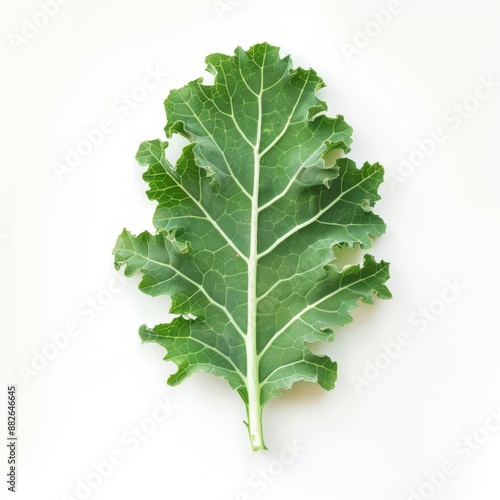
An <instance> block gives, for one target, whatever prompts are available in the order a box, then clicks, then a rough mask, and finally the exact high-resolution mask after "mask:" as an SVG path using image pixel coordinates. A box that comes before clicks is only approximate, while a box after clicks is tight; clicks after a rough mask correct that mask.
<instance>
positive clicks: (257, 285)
mask: <svg viewBox="0 0 500 500" xmlns="http://www.w3.org/2000/svg"><path fill="white" fill-rule="evenodd" d="M207 68H208V70H209V71H210V72H211V73H212V74H213V75H214V77H215V81H214V84H213V85H204V84H203V81H202V79H199V80H195V81H192V82H190V83H188V84H187V85H186V86H185V87H183V88H181V89H178V90H173V91H172V92H171V93H170V95H169V96H168V98H167V99H166V101H165V110H166V114H167V120H168V121H167V125H166V127H165V132H166V134H167V138H170V137H172V135H173V134H180V135H182V136H184V137H185V138H187V139H188V141H189V144H188V145H187V146H186V147H185V148H184V150H183V151H182V154H181V156H180V157H179V159H178V160H177V162H176V164H175V165H173V164H171V163H170V162H169V160H168V159H167V157H166V155H165V150H166V148H167V147H168V142H167V141H163V140H159V139H157V140H152V141H146V142H143V143H142V144H141V145H140V147H139V151H138V153H137V156H136V158H137V160H138V162H139V164H140V165H142V166H143V167H145V168H146V172H145V174H144V180H145V181H146V182H147V183H148V184H149V190H148V191H147V195H148V197H149V199H151V200H154V201H156V202H157V207H156V210H155V213H154V218H153V222H154V226H155V228H156V232H155V234H150V233H148V232H144V233H142V234H139V235H138V236H134V235H133V234H131V233H130V232H129V231H127V230H124V231H123V233H122V234H121V235H120V236H119V238H118V240H117V243H116V246H115V248H114V255H115V265H116V268H117V269H118V268H120V267H122V266H124V267H125V274H126V275H127V276H132V275H134V274H135V273H136V272H140V273H141V274H142V281H141V282H140V285H139V288H140V289H141V290H142V291H143V292H144V293H147V294H149V295H152V296H157V295H169V296H171V297H172V306H171V310H170V312H171V313H173V314H175V315H178V317H176V318H175V319H174V320H173V321H171V322H170V323H165V324H160V325H157V326H154V327H152V328H151V327H146V326H142V327H141V328H140V336H141V338H142V340H143V341H144V342H156V343H158V344H160V345H162V346H164V347H165V348H166V349H167V355H166V358H165V359H167V360H169V361H172V362H174V363H175V364H176V365H177V367H178V371H177V372H176V373H175V374H173V375H172V376H171V377H170V378H169V380H168V383H169V384H171V385H176V384H178V383H180V382H182V380H184V379H185V378H186V377H188V376H189V375H191V374H192V373H194V372H197V371H204V372H206V373H212V374H214V375H218V376H220V377H223V378H224V379H226V380H227V382H228V383H229V384H230V386H231V387H232V388H233V389H235V390H237V391H238V393H239V394H240V395H241V397H242V399H243V401H244V402H245V405H246V408H247V416H248V421H247V426H248V429H249V433H250V440H251V443H252V447H253V449H255V450H257V449H262V448H265V445H264V441H263V437H262V421H261V415H262V407H263V406H264V405H265V403H266V402H267V401H268V400H269V399H270V398H271V397H273V396H279V395H280V392H281V390H283V389H289V388H291V386H292V385H293V384H294V382H296V381H299V380H305V381H309V382H317V383H318V384H319V385H320V386H321V387H323V388H325V389H327V390H330V389H332V388H333V387H334V385H335V380H336V374H337V365H336V363H335V362H333V361H332V360H331V359H330V358H329V357H327V356H321V355H317V354H315V353H313V352H312V351H311V350H310V348H308V347H307V345H306V343H310V342H315V341H332V340H333V332H334V331H335V330H336V329H337V328H339V327H341V326H343V325H346V324H347V323H349V322H350V321H352V318H351V316H350V311H352V310H353V309H354V308H355V307H356V305H357V304H358V303H359V301H360V300H361V301H363V302H365V303H367V304H372V303H373V297H374V295H376V296H378V297H379V298H382V299H387V298H390V292H389V290H388V289H387V287H386V285H385V282H386V281H387V279H388V278H389V272H388V264H387V263H385V262H384V261H381V262H379V263H378V262H376V261H375V259H374V258H373V257H372V256H370V255H365V257H364V261H363V264H362V265H352V266H347V267H345V268H344V269H343V270H338V269H337V267H335V266H334V265H333V264H334V262H335V259H336V251H337V249H339V248H343V247H351V248H354V247H355V246H359V247H360V248H362V249H368V248H370V247H371V246H372V242H373V238H375V237H378V236H381V235H382V234H383V233H384V231H385V224H384V222H383V221H382V219H381V218H380V217H379V216H377V215H375V214H374V213H373V211H372V207H373V205H374V204H375V202H376V201H377V200H378V199H379V196H378V194H377V190H378V187H379V185H380V183H381V182H382V180H383V173H384V172H383V168H382V167H381V166H380V165H379V164H378V163H375V164H369V163H365V164H364V165H363V167H362V168H357V167H356V165H355V164H354V162H353V161H351V160H349V159H347V158H340V159H338V160H336V162H335V163H334V165H327V164H326V162H325V159H324V158H325V155H326V154H327V153H329V152H330V151H333V150H341V151H343V152H345V153H347V152H349V150H350V149H349V148H350V144H351V142H352V140H351V135H352V129H351V127H350V126H349V125H348V124H347V123H346V122H345V121H344V118H343V117H342V116H337V117H335V118H330V117H328V116H326V115H325V111H326V109H327V106H326V104H325V103H324V102H323V101H321V100H319V99H318V98H317V95H316V94H317V92H318V90H319V89H321V88H322V87H323V86H324V83H323V81H322V80H321V79H320V78H319V77H318V75H317V74H316V73H315V72H314V71H313V70H311V69H309V70H304V69H301V68H297V69H293V68H292V62H291V60H290V58H289V57H285V58H281V57H280V54H279V48H277V47H273V46H271V45H269V44H266V43H264V44H259V45H255V46H253V47H251V48H250V49H249V50H248V51H244V50H243V49H241V48H238V49H236V51H235V55H234V56H227V55H222V54H213V55H211V56H208V57H207Z"/></svg>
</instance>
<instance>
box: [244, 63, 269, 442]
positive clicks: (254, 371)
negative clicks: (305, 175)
mask: <svg viewBox="0 0 500 500" xmlns="http://www.w3.org/2000/svg"><path fill="white" fill-rule="evenodd" d="M265 61H266V54H265V53H264V56H263V59H262V67H261V74H260V92H259V94H258V96H257V106H258V111H257V112H258V116H257V133H256V141H255V146H254V174H253V191H252V205H251V216H250V251H249V259H248V289H247V291H248V295H247V298H248V304H247V339H246V355H247V392H248V426H249V427H248V430H249V434H250V440H251V441H252V445H254V444H255V443H257V441H258V440H259V435H260V434H261V430H260V411H261V403H260V380H259V360H258V357H257V266H258V249H257V248H258V247H257V244H258V226H259V187H260V154H259V151H260V143H261V139H262V118H263V115H262V95H263V93H264V66H265Z"/></svg>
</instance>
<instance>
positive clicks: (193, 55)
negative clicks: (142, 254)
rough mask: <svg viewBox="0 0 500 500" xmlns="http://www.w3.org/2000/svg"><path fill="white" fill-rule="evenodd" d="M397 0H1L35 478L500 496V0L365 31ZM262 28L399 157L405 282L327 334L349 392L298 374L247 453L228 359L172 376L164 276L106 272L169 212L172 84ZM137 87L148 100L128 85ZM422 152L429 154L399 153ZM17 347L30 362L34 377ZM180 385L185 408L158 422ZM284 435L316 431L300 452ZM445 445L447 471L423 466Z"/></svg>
mask: <svg viewBox="0 0 500 500" xmlns="http://www.w3.org/2000/svg"><path fill="white" fill-rule="evenodd" d="M393 4H394V2H393V3H392V4H391V5H393ZM388 5H389V4H388V3H387V2H386V1H379V0H377V1H375V0H374V1H365V2H355V3H353V2H349V1H347V0H335V1H332V0H330V1H326V0H324V1H321V0H308V1H307V2H297V1H287V2H277V1H269V0H267V1H264V0H257V1H250V0H240V1H239V2H238V1H236V0H232V5H231V3H229V0H227V1H225V0H222V1H221V2H218V3H213V2H212V0H196V1H184V2H178V1H161V0H142V1H140V2H139V1H124V0H86V1H84V0H70V1H67V3H66V5H61V6H60V8H59V12H57V13H56V14H55V15H54V16H53V17H52V18H51V19H50V20H49V21H48V22H47V23H46V25H45V26H43V27H40V28H39V29H38V28H36V27H35V32H34V34H33V30H32V31H31V32H30V36H31V38H30V39H28V38H26V40H25V43H20V42H19V39H18V38H17V39H16V38H15V36H14V35H18V36H22V31H21V30H22V29H23V26H24V25H25V21H23V18H24V17H26V18H27V19H28V20H32V19H33V18H34V16H36V15H37V13H38V12H40V11H41V8H40V5H39V4H38V3H37V2H36V1H32V0H24V1H22V2H20V1H18V0H16V1H13V0H10V1H7V0H5V1H4V2H3V7H2V11H3V12H2V18H3V28H2V29H3V33H2V42H1V50H2V56H3V61H4V62H3V64H2V88H3V91H4V93H3V103H2V109H3V110H2V115H3V116H4V117H5V120H4V123H3V127H4V129H3V134H2V141H3V142H2V153H3V161H2V164H1V168H2V170H1V184H0V189H1V194H0V203H1V218H0V259H1V261H0V262H1V264H0V265H1V269H0V276H1V289H2V313H1V318H0V321H1V327H2V335H1V353H2V364H1V367H2V385H1V387H0V389H1V391H2V396H1V397H2V398H4V399H5V401H6V386H7V384H17V390H18V404H19V407H18V411H19V422H18V434H19V438H20V439H19V443H18V446H19V448H18V453H19V475H18V496H17V498H19V499H22V500H31V499H34V498H37V499H42V500H45V499H47V500H49V499H68V498H83V496H82V492H83V493H84V491H83V490H84V489H85V488H80V489H81V490H82V491H78V492H77V491H76V490H77V485H78V484H81V483H79V481H87V480H88V479H89V478H90V481H91V483H92V486H93V488H92V490H91V493H90V494H87V496H88V498H92V499H94V498H95V499H111V498H113V499H114V498H120V499H135V498H148V499H164V498H188V499H194V498H203V499H206V500H234V499H237V498H239V499H240V500H243V499H245V498H252V499H254V498H255V499H262V500H264V499H271V498H272V499H275V498H289V499H293V500H294V499H302V498H305V497H306V496H307V497H310V496H313V495H321V497H326V496H328V498H335V499H342V500H364V499H370V500H406V499H409V498H413V499H415V498H417V499H418V498H436V499H442V500H456V499H466V498H481V499H493V498H498V497H499V495H500V475H499V473H498V470H499V465H500V432H496V431H497V430H498V425H496V426H495V425H492V423H493V421H492V420H491V419H490V420H488V418H489V414H493V413H495V412H496V413H497V414H498V411H499V408H500V394H499V390H498V388H499V381H500V363H499V354H500V353H499V349H500V339H499V337H500V331H499V327H498V321H497V316H496V314H497V312H498V299H499V289H498V283H499V278H500V272H499V264H498V257H497V252H498V245H499V242H500V241H499V229H500V228H499V224H498V218H499V215H500V211H499V209H500V206H499V188H498V182H499V180H500V178H499V174H498V170H499V167H500V165H499V162H498V155H499V153H498V144H499V139H498V132H499V128H498V116H499V115H500V96H499V95H498V94H500V88H499V87H496V88H492V89H491V90H490V92H489V93H485V92H484V89H483V90H481V89H480V92H483V93H482V94H481V96H482V97H483V100H481V101H479V100H478V99H477V98H474V97H473V96H474V93H475V91H476V88H477V86H478V85H479V83H480V79H481V78H484V79H490V78H492V79H493V80H494V81H497V82H500V67H499V63H498V47H499V46H500V34H499V31H498V23H499V16H500V5H499V4H498V2H492V1H491V0H476V1H475V2H456V1H452V0H441V1H440V2H430V1H428V0H427V1H424V0H421V1H416V0H413V1H412V0H401V2H400V7H399V11H398V13H397V14H394V15H392V17H391V19H390V20H389V22H388V23H386V24H387V25H386V26H384V27H383V28H380V27H379V29H378V28H377V25H375V24H373V22H372V23H371V24H369V25H368V30H369V31H370V33H371V35H370V38H368V39H365V40H364V45H365V46H364V47H362V48H360V49H359V50H356V53H353V52H354V51H353V50H348V49H347V48H346V46H345V45H342V44H344V43H348V44H351V45H352V46H355V36H356V34H358V37H357V38H356V41H357V42H358V46H360V44H362V42H363V40H362V39H361V36H360V35H359V33H360V31H358V30H365V27H366V25H367V23H369V22H370V21H371V20H373V14H372V12H374V11H380V10H382V9H387V8H388ZM37 19H38V21H39V22H40V19H41V20H42V21H43V16H42V17H41V18H40V17H39V18H37ZM26 29H27V28H25V32H26ZM28 32H29V29H28ZM15 40H17V43H16V42H15ZM262 41H268V42H270V43H272V44H274V45H278V46H280V47H282V50H283V53H284V54H285V53H290V54H291V55H292V57H293V59H294V62H295V63H296V64H297V65H301V66H305V67H309V66H312V67H314V68H315V69H316V70H317V71H318V73H319V74H320V75H321V76H322V77H323V79H324V80H325V81H326V83H327V85H328V88H327V89H325V90H323V91H322V93H321V97H322V98H323V99H325V100H326V101H327V102H328V104H329V108H330V113H331V114H333V115H335V114H338V113H340V114H343V115H345V117H346V120H347V121H348V123H350V124H351V125H352V126H353V128H354V143H353V149H352V153H351V154H350V156H351V157H352V158H353V159H355V160H356V161H357V162H359V163H362V162H363V161H365V160H369V161H371V162H374V161H380V162H381V163H382V164H383V165H385V166H386V169H387V172H388V173H389V175H390V176H391V179H392V181H391V182H389V181H388V182H386V183H385V185H384V186H383V188H382V191H381V194H382V197H383V199H382V201H380V202H379V203H378V205H377V209H376V211H377V213H379V214H380V215H382V217H383V218H384V219H385V220H386V222H387V224H388V231H387V234H386V235H385V236H384V237H383V238H382V239H380V240H379V241H377V243H376V245H375V248H374V250H373V253H374V254H375V255H376V257H377V258H384V259H386V260H388V261H390V262H391V263H392V267H391V274H392V279H391V281H390V288H391V290H392V291H393V294H394V300H392V301H384V302H382V301H377V303H376V305H375V307H361V308H360V309H359V310H358V311H357V312H356V313H355V322H354V323H353V324H351V325H350V326H349V327H347V328H345V329H343V330H341V331H339V332H338V335H337V339H336V341H335V343H333V344H332V345H328V346H323V347H322V348H321V350H322V352H327V353H329V354H330V355H331V356H332V357H333V358H334V359H336V360H337V361H338V362H339V379H338V384H337V387H336V389H335V390H334V391H333V392H331V393H326V392H324V391H322V390H321V389H320V388H319V387H316V386H314V385H312V384H298V385H297V386H296V387H295V389H294V390H293V391H292V392H290V393H287V394H285V395H284V396H283V397H281V398H280V399H276V400H273V401H271V402H270V403H269V404H268V405H267V406H266V408H265V411H264V426H265V435H266V442H267V445H268V447H269V449H270V450H269V451H268V452H260V453H252V452H251V451H250V446H249V440H248V435H247V431H246V429H245V427H244V425H243V424H242V420H243V419H244V417H245V412H244V406H243V403H242V402H241V401H240V400H239V397H238V396H237V394H236V393H234V392H232V391H231V390H230V389H229V388H228V386H227V384H226V383H225V382H224V381H222V380H220V379H216V378H214V377H210V376H208V375H204V374H198V375H196V376H194V377H192V378H191V379H189V380H187V381H186V382H184V383H183V384H182V385H181V386H179V387H175V388H172V387H169V386H167V385H166V384H165V380H166V378H167V377H168V375H169V374H170V373H172V372H173V368H174V367H173V366H172V365H169V364H167V363H165V362H163V361H162V356H163V355H164V350H163V349H162V348H160V347H159V346H155V345H152V344H148V345H141V343H140V340H139V337H138V335H137V328H138V326H139V325H140V324H142V323H147V324H149V325H154V324H156V323H158V322H163V321H165V319H167V315H166V312H167V309H168V305H169V301H168V299H166V298H156V299H153V298H150V297H148V296H145V295H143V294H141V293H140V292H139V291H138V290H137V288H136V285H137V280H129V281H127V286H126V287H125V288H124V289H123V290H122V291H121V292H119V293H113V294H111V292H109V291H106V290H107V289H108V288H109V286H110V281H111V280H113V279H114V280H116V279H117V278H118V279H119V278H120V276H119V274H118V273H116V272H115V271H114V269H113V265H112V256H111V249H112V247H113V245H114V241H115V239H116V237H117V235H118V233H119V232H120V231H121V229H122V228H123V227H124V226H127V227H128V228H129V229H130V230H132V231H133V232H139V231H141V230H143V229H152V226H151V216H152V212H153V208H154V206H153V205H152V204H151V203H149V202H148V201H147V200H146V198H145V196H144V195H143V191H144V188H145V185H144V183H143V182H142V180H141V178H140V175H141V171H140V167H139V166H138V165H137V164H136V163H135V160H134V155H135V152H136V150H137V147H138V144H139V143H140V142H141V141H142V140H145V139H153V138H156V137H162V136H163V132H162V129H163V126H164V125H165V117H164V112H163V106H162V103H163V99H164V98H165V97H166V95H167V93H168V91H169V90H170V89H171V88H175V87H179V86H182V85H184V84H185V83H186V82H187V81H189V80H192V79H195V78H197V77H199V76H202V75H203V74H204V57H205V56H206V55H207V54H209V53H212V52H224V53H230V52H232V51H233V50H234V48H235V47H236V46H237V45H241V46H243V47H244V48H245V49H246V48H248V47H249V46H250V45H252V44H254V43H257V42H262ZM16 45H17V47H16ZM16 48H17V49H18V50H16ZM347 53H349V54H350V57H349V56H348V55H347ZM148 67H149V68H152V69H154V68H156V67H157V68H158V70H159V71H160V73H162V74H164V76H163V77H161V78H160V80H161V81H160V83H158V84H157V86H156V88H155V89H153V90H149V91H147V93H146V95H143V94H140V90H135V91H134V89H136V88H137V86H138V85H141V82H142V81H143V79H144V77H145V75H146V74H147V68H148ZM150 83H151V82H150ZM131 91H134V92H135V95H140V96H141V99H142V97H144V99H142V101H141V102H140V103H136V104H134V105H136V107H135V108H134V109H131V108H130V107H128V108H127V107H125V109H124V108H123V105H121V106H122V107H120V104H119V101H120V99H122V94H129V93H130V92H131ZM117 101H118V104H117ZM464 101H465V104H466V106H467V107H468V108H469V111H466V113H465V114H468V116H467V117H465V116H464V117H460V118H458V117H459V116H460V115H458V114H457V113H458V111H456V110H457V109H458V108H455V109H456V110H454V106H457V105H462V103H464ZM476 105H477V106H476ZM117 106H118V107H117ZM473 108H474V109H473ZM120 110H121V111H120ZM103 119H108V120H110V121H111V122H112V124H113V130H112V131H111V132H110V133H107V134H106V135H105V136H104V138H103V140H102V142H101V144H99V145H98V146H96V147H95V148H93V149H92V151H91V152H90V153H89V154H88V156H87V157H86V158H84V159H83V161H82V162H81V163H80V164H79V165H77V166H76V167H75V168H74V169H73V170H72V171H71V172H66V173H64V175H62V176H59V178H58V176H57V175H56V172H55V170H54V164H56V163H57V162H64V161H65V156H66V154H67V151H68V148H72V147H73V148H74V147H76V146H77V145H78V144H79V143H80V142H81V141H82V139H84V133H85V130H91V129H93V128H96V127H98V126H99V124H100V122H101V120H103ZM436 128H440V129H442V130H443V132H444V134H445V140H444V141H443V142H442V143H441V144H438V145H437V146H436V147H435V149H434V150H433V151H432V153H431V154H429V155H426V156H425V158H422V155H420V158H419V154H418V153H415V151H416V150H418V147H417V145H416V141H418V140H420V141H422V140H424V139H428V138H429V137H431V134H432V132H433V131H434V130H435V129H436ZM410 155H413V156H412V157H413V158H414V159H415V158H416V159H417V162H418V161H419V159H420V160H423V161H421V162H420V163H421V164H420V165H418V166H417V167H416V168H414V170H413V171H412V172H411V171H409V170H408V169H406V170H404V171H403V170H401V167H400V162H401V157H403V158H408V157H410ZM401 173H404V175H405V177H399V178H397V177H394V176H395V175H400V174H401ZM398 181H399V182H398ZM447 280H448V283H454V282H455V283H458V284H459V285H460V289H459V290H455V292H453V291H451V292H450V290H448V291H445V292H444V293H445V295H444V297H445V298H446V299H447V301H448V302H450V303H449V304H445V303H444V302H442V300H441V298H440V297H441V295H442V293H443V291H444V290H445V289H446V288H447V287H449V284H447ZM124 282H125V280H124ZM111 285H112V287H113V288H114V289H116V288H117V287H118V286H120V282H119V281H113V282H111ZM93 298H96V300H98V302H97V308H98V309H99V311H94V313H90V312H89V310H90V306H89V304H90V302H88V301H89V300H90V301H92V300H93ZM99 300H100V301H101V304H100V303H99ZM102 302H106V303H105V304H102ZM429 307H430V308H431V309H430V310H431V311H433V312H430V313H426V312H424V309H428V308H429ZM421 308H424V309H421ZM426 314H430V316H429V315H428V316H427V318H428V319H425V317H424V316H422V315H426ZM68 323H70V324H71V323H76V324H77V326H78V327H79V332H80V333H79V335H77V336H74V337H73V338H71V339H70V341H69V342H68V345H67V346H65V348H64V349H61V350H59V351H56V352H55V354H54V350H53V348H51V347H47V346H48V345H49V344H50V343H51V335H52V336H54V334H57V333H59V332H62V331H63V330H64V329H65V328H67V327H68ZM69 327H71V325H69ZM403 331H406V332H408V334H409V336H410V337H411V339H412V343H411V344H410V345H408V346H406V347H404V348H402V349H401V352H400V353H396V355H393V357H394V358H395V359H389V358H388V357H387V355H384V354H383V353H384V350H383V346H382V345H383V344H384V343H386V344H387V343H390V342H394V341H395V340H396V339H397V338H398V335H399V334H400V332H403ZM44 350H45V351H44ZM43 352H45V353H46V354H47V353H48V354H49V355H50V356H52V357H53V359H51V360H49V361H48V362H46V364H45V366H42V364H41V363H43V362H42V361H40V359H39V357H40V353H43ZM37 353H38V354H37ZM37 356H38V362H37V361H36V359H37ZM34 360H35V361H34ZM388 360H389V361H388ZM33 363H35V367H36V368H34V367H33ZM37 363H38V364H37ZM370 363H372V365H370ZM20 366H21V367H24V368H26V369H32V370H35V371H33V372H28V373H29V375H26V374H25V376H24V377H21V375H20V371H19V370H20ZM368 366H371V368H367V367H368ZM373 366H375V368H373ZM376 366H379V368H380V367H381V366H383V367H384V368H383V369H378V368H376ZM21 370H22V368H21ZM364 372H366V373H364ZM366 376H368V377H370V378H371V380H370V381H367V379H366V378H365V377H366ZM356 377H359V378H356ZM361 378H364V380H365V383H363V384H361V386H360V385H359V383H360V380H361ZM356 381H357V383H356ZM356 387H357V389H356ZM167 398H168V399H169V400H170V402H171V404H172V405H175V406H176V408H175V410H173V411H172V414H171V415H170V416H169V418H168V419H166V420H165V421H164V422H162V423H160V424H155V423H154V421H152V420H151V418H152V417H153V416H155V415H156V416H159V415H160V414H161V413H160V410H157V409H156V408H157V402H156V401H157V400H158V399H160V400H163V401H164V400H166V399H167ZM5 407H6V403H5V402H4V403H2V405H1V408H2V410H1V413H2V418H1V420H0V422H1V429H2V430H1V431H0V435H1V436H2V438H1V440H2V443H5V438H4V436H5V437H6V430H5V429H6V420H5V413H6V409H5ZM485 424H491V425H489V426H488V428H489V429H490V430H489V431H488V430H484V425H485ZM141 425H143V426H144V425H145V429H146V430H147V431H151V432H150V434H149V435H147V436H145V437H146V438H147V439H145V440H144V441H143V442H141V443H140V445H139V446H138V447H137V449H135V446H132V444H130V442H129V441H127V436H128V437H130V432H132V430H133V426H141ZM153 427H156V428H153ZM127 433H129V434H127ZM468 436H469V437H470V439H471V441H469V442H468V444H467V441H463V440H464V439H467V437H468ZM478 442H480V443H479V444H478ZM127 443H128V444H127ZM286 443H288V444H289V445H292V446H293V443H295V445H296V446H297V447H298V448H300V450H299V451H298V452H297V454H296V456H294V457H293V460H292V459H291V455H289V454H283V453H281V452H282V450H283V449H284V448H285V447H286ZM2 448H3V449H4V450H5V449H6V448H4V444H2ZM472 449H473V450H474V451H467V450H472ZM113 453H114V454H115V455H116V454H117V453H119V454H121V456H122V461H121V464H120V465H118V466H116V467H115V468H114V470H113V471H112V472H111V474H109V477H107V478H104V479H100V478H99V477H98V476H96V474H95V470H94V466H93V463H94V462H98V463H99V462H103V461H106V460H108V459H109V455H110V454H113ZM0 455H1V457H2V458H1V461H2V477H3V478H4V479H5V475H4V473H5V472H6V453H5V452H2V453H1V454H0ZM280 457H281V458H283V457H284V458H285V459H286V460H285V461H286V462H289V463H283V462H282V461H280ZM446 461H448V462H450V463H451V464H452V466H453V467H451V465H450V464H448V466H450V467H451V468H452V470H453V473H452V474H450V475H449V476H446V477H445V478H444V479H443V477H442V476H441V475H440V474H434V482H435V483H436V481H437V482H439V483H442V484H441V485H440V486H439V487H436V486H432V485H431V484H430V483H429V484H427V485H426V484H425V483H426V482H427V481H429V480H428V478H427V477H426V474H427V475H429V474H431V475H432V474H433V473H434V472H435V471H437V470H439V469H440V468H441V467H442V465H443V463H444V462H446ZM259 476H260V477H259ZM264 476H265V477H267V478H268V479H265V477H264ZM4 479H2V484H1V485H0V491H1V493H0V496H1V498H4V496H5V498H7V497H8V492H7V491H6V487H7V485H6V484H5V481H4ZM99 483H101V484H99ZM98 484H99V485H98ZM96 485H98V487H96V488H94V486H96ZM412 489H413V490H415V491H416V492H417V494H418V495H419V496H415V495H413V497H411V493H410V491H411V490H412ZM77 493H78V494H77ZM65 495H69V496H65ZM245 495H248V496H245Z"/></svg>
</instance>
